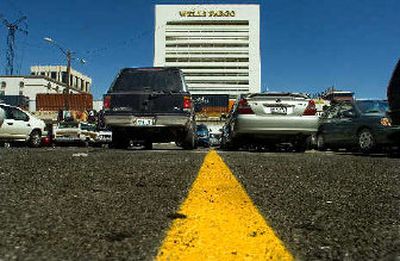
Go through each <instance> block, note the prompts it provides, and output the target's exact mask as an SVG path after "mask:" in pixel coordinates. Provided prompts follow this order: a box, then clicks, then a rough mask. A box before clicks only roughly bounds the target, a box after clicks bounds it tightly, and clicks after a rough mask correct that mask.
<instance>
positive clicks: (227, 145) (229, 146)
mask: <svg viewBox="0 0 400 261" xmlns="http://www.w3.org/2000/svg"><path fill="white" fill-rule="evenodd" d="M221 149H222V150H238V146H237V145H236V144H235V143H233V141H232V140H231V141H227V140H226V137H222V139H221Z"/></svg>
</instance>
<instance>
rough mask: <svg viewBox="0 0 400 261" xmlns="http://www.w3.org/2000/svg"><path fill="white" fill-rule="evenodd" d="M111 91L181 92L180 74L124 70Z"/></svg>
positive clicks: (159, 70) (155, 70)
mask: <svg viewBox="0 0 400 261" xmlns="http://www.w3.org/2000/svg"><path fill="white" fill-rule="evenodd" d="M111 90H112V91H114V92H115V91H172V92H179V91H182V90H183V81H182V77H181V73H180V71H179V70H177V69H169V70H164V69H156V68H155V69H125V70H122V71H121V73H120V74H119V75H118V77H117V79H116V80H115V81H114V83H113V85H112V88H111Z"/></svg>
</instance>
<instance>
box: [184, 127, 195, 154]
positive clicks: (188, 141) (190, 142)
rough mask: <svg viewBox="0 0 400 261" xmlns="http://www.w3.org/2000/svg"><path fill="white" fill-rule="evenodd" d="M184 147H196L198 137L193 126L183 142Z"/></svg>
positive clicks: (191, 148)
mask: <svg viewBox="0 0 400 261" xmlns="http://www.w3.org/2000/svg"><path fill="white" fill-rule="evenodd" d="M182 148H183V149H185V150H193V149H195V148H196V137H195V134H194V130H193V128H190V129H189V130H188V131H187V132H186V135H185V138H184V140H183V142H182Z"/></svg>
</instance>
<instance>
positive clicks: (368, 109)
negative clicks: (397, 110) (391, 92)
mask: <svg viewBox="0 0 400 261" xmlns="http://www.w3.org/2000/svg"><path fill="white" fill-rule="evenodd" d="M356 103H357V106H358V108H359V109H360V111H361V112H362V113H364V114H376V113H378V114H385V113H386V112H387V111H388V110H389V105H388V102H387V101H384V100H366V101H357V102H356Z"/></svg>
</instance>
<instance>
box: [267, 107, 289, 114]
mask: <svg viewBox="0 0 400 261" xmlns="http://www.w3.org/2000/svg"><path fill="white" fill-rule="evenodd" d="M270 109H271V113H272V114H287V108H286V107H271V108H270Z"/></svg>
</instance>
